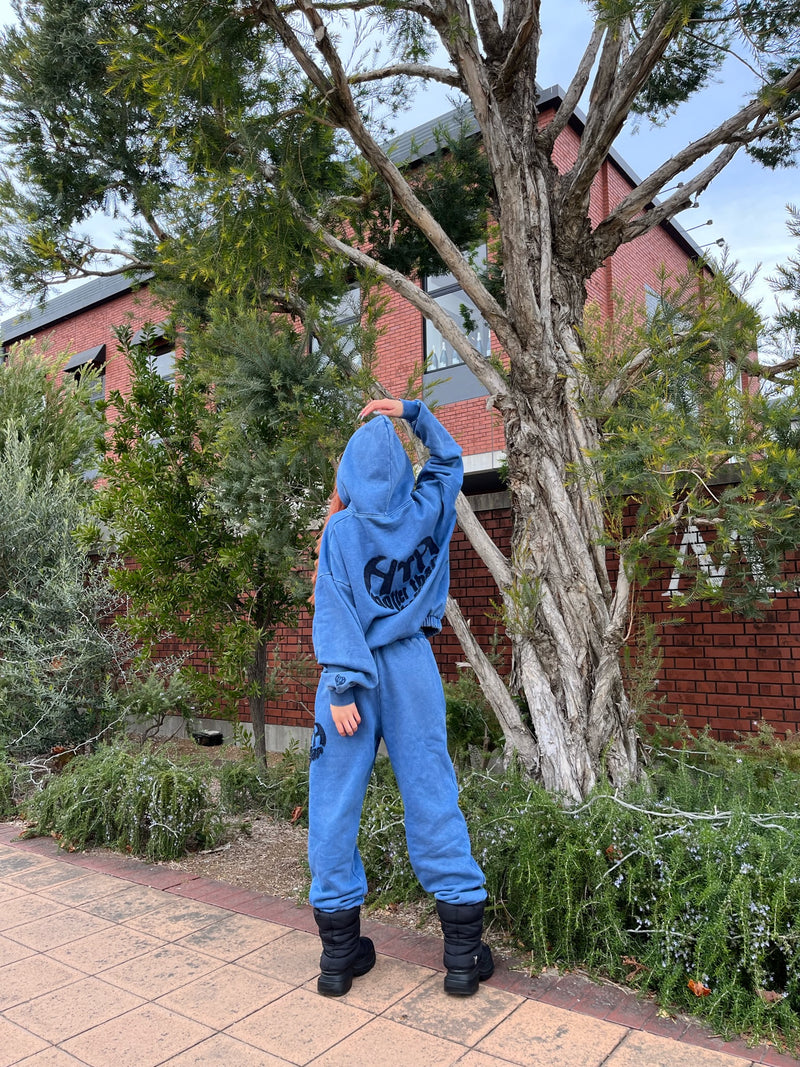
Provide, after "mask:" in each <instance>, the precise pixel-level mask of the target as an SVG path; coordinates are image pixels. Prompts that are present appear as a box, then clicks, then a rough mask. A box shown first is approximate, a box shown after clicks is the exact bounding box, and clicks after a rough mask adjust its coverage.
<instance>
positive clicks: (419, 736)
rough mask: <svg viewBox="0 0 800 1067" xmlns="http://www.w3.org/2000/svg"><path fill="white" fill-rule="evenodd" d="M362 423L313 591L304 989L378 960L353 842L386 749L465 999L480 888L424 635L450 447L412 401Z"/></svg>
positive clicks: (477, 938)
mask: <svg viewBox="0 0 800 1067" xmlns="http://www.w3.org/2000/svg"><path fill="white" fill-rule="evenodd" d="M372 415H374V416H375V418H373V419H372V420H371V421H369V422H366V423H364V425H362V426H360V427H359V428H358V429H357V430H356V432H355V433H354V434H353V436H352V437H351V438H350V441H349V442H348V444H347V447H346V448H345V451H344V454H343V456H342V459H341V462H340V464H339V468H338V471H337V477H336V490H335V494H334V497H333V504H332V508H331V511H332V512H333V514H330V515H329V518H328V520H327V523H326V525H325V527H324V530H323V533H322V537H321V539H320V543H319V548H318V561H317V573H316V578H315V588H314V619H313V642H314V652H315V655H316V658H317V660H318V662H319V664H320V666H321V668H322V670H321V676H320V681H319V686H318V689H317V695H316V702H315V720H316V721H315V725H314V732H313V737H312V744H311V750H310V760H311V762H310V774H309V837H308V858H309V866H310V868H311V875H312V881H311V890H310V901H311V904H312V905H313V908H314V917H315V919H316V922H317V927H318V929H319V933H320V938H321V940H322V956H321V958H320V975H319V978H318V981H317V989H318V991H319V992H320V993H321V994H323V995H325V996H341V995H343V994H344V993H346V992H347V991H348V990H349V989H350V988H351V985H352V980H353V978H354V977H359V976H361V975H364V974H366V973H367V972H368V971H369V970H370V969H371V968H372V967H373V965H374V963H375V950H374V946H373V944H372V942H371V941H370V939H369V938H367V937H362V936H361V927H360V908H361V904H362V903H363V900H364V897H365V894H366V891H367V880H366V875H365V873H364V867H363V864H362V861H361V857H360V855H359V852H358V846H357V838H358V829H359V823H360V819H361V809H362V807H363V803H364V797H365V794H366V790H367V785H368V783H369V779H370V776H371V774H372V769H373V766H374V763H375V758H376V755H377V752H378V746H379V744H380V742H381V740H383V741H384V743H385V745H386V750H387V752H388V755H389V758H390V760H391V763H392V767H393V769H394V772H395V777H396V779H397V783H398V786H399V788H400V792H401V795H402V799H403V806H404V809H405V831H406V842H407V845H408V852H409V858H410V860H411V864H412V866H413V868H414V872H415V874H416V876H417V878H418V879H419V881H420V883H421V885H422V886H423V888H424V889H425V890H426V891H427V892H429V893H432V894H433V895H434V897H435V899H436V909H437V912H438V915H439V920H440V923H441V926H442V932H443V936H444V965H445V968H446V975H445V978H444V988H445V991H446V992H448V993H451V994H454V995H461V996H469V995H471V994H473V993H475V992H476V990H477V989H478V984H479V982H480V981H483V980H484V979H486V978H489V977H490V976H491V975H492V973H493V971H494V963H493V960H492V954H491V951H490V949H489V947H488V945H486V944H484V943H483V942H482V940H481V936H482V931H483V913H484V907H485V901H486V889H485V888H484V882H485V879H484V875H483V872H482V871H481V869H480V867H479V866H478V864H477V863H476V862H475V860H474V858H473V856H472V850H471V845H470V840H469V834H468V831H467V826H466V823H465V821H464V816H463V814H462V812H461V810H460V808H459V806H458V786H457V783H456V777H455V773H454V771H453V765H452V762H451V760H450V756H449V753H448V751H447V734H446V726H445V703H444V693H443V690H442V684H441V679H440V677H439V673H438V670H437V668H436V661H435V659H434V656H433V652H432V650H431V647H430V643H429V640H428V638H429V637H430V636H432V635H433V634H436V633H438V632H439V630H440V629H441V625H442V616H443V614H444V608H445V602H446V598H447V590H448V584H449V542H450V537H451V535H452V532H453V528H454V526H455V500H456V496H457V495H458V493H459V490H460V488H461V481H462V477H463V466H462V462H461V449H460V448H459V446H458V445H457V444H456V442H455V441H454V440H453V438H452V437H451V436H450V434H449V433H448V432H447V430H445V428H444V427H443V426H442V425H441V423H439V422H438V420H437V419H436V418H435V417H434V416H433V414H432V413H431V412H430V411H429V410H428V408H427V407H426V406H425V405H424V404H423V403H422V402H420V401H418V400H415V401H408V400H394V399H387V400H373V401H372V402H370V403H369V404H367V406H366V407H365V408H364V409H363V411H362V412H361V418H363V419H367V418H368V417H369V416H372ZM400 418H402V419H405V420H406V421H407V422H408V424H409V425H410V426H411V428H412V429H413V430H414V432H415V433H416V435H417V436H418V437H419V439H420V440H421V441H422V443H423V444H424V445H425V446H426V448H427V449H428V450H429V452H430V458H429V459H428V461H427V463H425V465H424V466H423V468H422V470H421V471H420V473H419V476H418V477H417V479H416V482H415V479H414V472H413V469H412V466H411V463H410V461H409V459H408V456H407V455H406V453H405V450H404V448H403V446H402V444H401V442H400V438H399V437H398V435H397V433H396V432H395V428H394V425H393V423H392V421H391V420H393V419H400ZM337 494H338V496H337ZM337 509H338V510H337Z"/></svg>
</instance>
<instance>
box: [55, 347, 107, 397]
mask: <svg viewBox="0 0 800 1067" xmlns="http://www.w3.org/2000/svg"><path fill="white" fill-rule="evenodd" d="M89 367H93V368H94V369H95V370H96V371H97V378H96V380H95V386H94V390H93V392H92V399H93V400H103V399H104V398H105V395H106V346H105V345H96V346H95V347H94V348H87V349H86V350H85V351H83V352H78V353H76V354H75V355H74V356H72V358H71V359H70V360H69V361H68V362H67V363H66V364H65V366H64V373H65V374H71V375H72V377H73V378H74V379H75V381H76V382H79V381H80V380H81V377H82V375H83V374H84V373H85V372H86V370H87V369H88V368H89Z"/></svg>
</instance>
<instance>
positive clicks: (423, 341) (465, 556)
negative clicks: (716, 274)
mask: <svg viewBox="0 0 800 1067" xmlns="http://www.w3.org/2000/svg"><path fill="white" fill-rule="evenodd" d="M559 99H560V90H559V89H558V88H557V87H556V88H553V89H551V90H547V91H546V92H544V93H543V94H542V96H541V100H540V106H541V110H542V112H543V116H544V119H543V120H544V121H546V119H547V111H548V106H550V107H552V108H554V107H557V105H558V102H559ZM451 118H453V116H442V117H440V118H438V119H435V120H433V121H431V122H429V123H426V124H424V125H423V126H420V127H418V128H417V129H416V130H414V131H411V133H409V134H407V135H405V136H403V137H401V138H400V139H399V141H398V144H397V148H396V156H395V158H397V156H399V157H400V158H402V157H403V156H405V157H406V158H409V157H411V155H412V152H413V153H414V156H415V157H416V158H419V159H424V157H425V155H426V154H427V153H428V152H429V151H431V150H432V149H433V147H434V139H433V129H434V127H435V126H437V125H441V124H442V123H445V122H447V121H448V119H451ZM581 133H582V128H581V125H580V121H579V120H577V119H576V120H574V121H573V124H572V125H570V126H568V127H567V129H565V130H564V132H563V133H562V134H561V135H560V136H559V138H558V140H557V142H556V148H555V154H554V159H555V161H556V163H557V164H558V165H563V166H564V167H565V168H566V167H568V166H569V165H570V164H571V162H572V160H573V159H574V158H575V154H576V151H577V146H578V144H579V141H580V136H581ZM412 146H413V147H412ZM636 183H637V179H636V176H635V175H634V174H632V172H631V171H630V169H629V168H628V167H627V166H626V164H625V162H624V161H623V160H622V159H621V158H619V157H618V156H616V155H612V156H611V157H609V159H608V160H607V161H606V163H605V164H604V166H603V168H602V170H601V172H600V174H599V176H598V179H597V180H596V182H595V185H594V187H593V190H592V199H591V213H592V215H593V217H594V218H595V219H596V220H599V219H600V218H602V217H604V216H605V215H606V214H607V213H608V211H609V210H610V209H611V208H613V206H614V205H615V204H617V203H619V202H620V201H621V200H622V199H623V198H624V196H625V195H626V194H627V193H628V192H629V190H630V189H631V188H632V187H633V186H634V185H635V184H636ZM701 254H702V253H701V249H700V248H699V247H698V246H697V245H696V244H695V243H694V242H693V241H692V240H691V238H690V237H689V235H688V234H687V233H686V232H685V231H684V230H682V229H681V227H680V226H678V225H676V224H675V223H666V224H664V225H662V226H661V227H659V228H657V229H655V230H653V231H652V232H650V233H648V234H646V235H645V236H642V237H640V238H638V239H637V240H636V241H633V242H631V243H630V244H628V245H624V246H622V247H621V248H620V249H619V250H618V251H617V252H616V253H615V254H614V255H613V256H612V257H611V258H610V259H608V260H607V261H606V262H605V263H604V264H603V266H602V267H601V268H600V269H599V270H598V271H597V272H596V273H595V275H594V276H593V277H592V278H591V279H590V283H589V299H590V300H592V301H594V302H596V303H597V304H598V305H599V307H600V308H601V310H602V312H603V313H604V314H605V315H610V314H612V311H613V308H612V293H613V292H614V291H622V292H624V293H625V294H626V295H627V297H628V298H629V299H631V300H635V301H637V302H639V303H641V304H642V305H646V304H647V302H648V300H649V299H653V298H656V296H657V291H658V286H659V274H660V272H661V270H662V268H663V267H666V269H667V271H670V272H675V273H680V272H681V271H682V270H684V269H685V267H686V264H687V262H688V261H690V260H693V259H697V258H699V257H700V256H701ZM422 284H423V285H425V286H426V288H427V290H428V292H429V293H430V294H431V295H432V296H434V298H435V299H436V300H437V301H439V302H440V303H442V304H443V305H444V306H446V307H447V306H449V307H450V308H451V309H452V310H453V314H454V317H456V318H458V317H459V314H458V305H459V303H467V304H469V301H468V299H467V298H466V297H465V295H464V294H463V292H461V290H460V289H458V287H457V285H456V284H455V283H454V280H453V279H452V277H451V276H448V275H445V276H440V277H437V278H427V279H424V280H423V281H422ZM387 300H388V309H387V312H386V317H385V319H384V321H383V326H384V331H383V334H382V336H381V337H380V339H379V341H378V352H377V367H376V373H377V376H378V378H379V379H380V380H381V382H382V383H383V384H384V386H386V388H388V389H389V390H391V391H392V392H393V393H394V394H395V395H401V394H402V393H403V391H404V390H405V388H406V383H407V380H408V376H409V373H410V371H411V369H412V368H413V367H414V366H416V365H421V364H422V362H423V359H424V358H425V357H427V359H428V366H429V367H430V370H429V371H428V372H427V373H426V374H425V375H424V378H423V392H424V394H425V395H426V397H431V396H433V397H435V399H436V401H437V403H438V405H439V407H438V410H437V414H438V415H439V417H440V418H441V420H442V422H444V424H445V425H446V426H447V427H448V429H449V430H450V431H451V433H452V434H453V435H454V436H455V437H456V438H457V440H458V441H459V443H460V444H461V446H462V448H463V450H464V465H465V475H466V477H465V492H466V493H467V495H468V496H470V497H471V498H472V503H473V506H474V508H475V510H476V511H477V512H478V514H479V516H480V518H481V520H482V521H483V522H484V524H485V525H486V526H487V528H488V530H489V532H490V533H491V534H492V535H493V537H494V538H495V539H496V541H497V543H498V544H499V546H500V547H501V548H502V549H507V548H508V541H509V523H508V499H507V496H506V494H505V493H504V492H503V490H502V486H501V484H500V481H499V477H498V467H499V466H500V463H501V461H502V458H503V447H504V442H503V430H502V424H501V421H500V419H499V417H498V415H497V413H496V412H495V411H491V412H487V410H486V404H485V390H484V389H483V387H482V386H481V385H480V383H479V382H478V381H477V379H476V378H475V377H474V376H473V375H472V373H471V372H470V371H469V370H468V368H467V367H466V366H464V365H463V364H461V362H460V361H459V360H458V358H457V357H456V355H455V353H454V352H453V351H452V349H450V348H449V346H448V345H447V344H446V343H445V342H444V341H443V339H442V338H441V336H440V335H439V334H438V333H437V332H436V331H435V330H434V329H432V327H431V326H430V324H426V322H425V321H424V320H423V318H422V316H421V315H420V313H419V312H418V311H416V310H415V309H414V308H412V307H411V306H410V305H409V304H407V303H406V302H405V301H403V300H402V299H401V298H400V297H398V296H397V295H395V294H392V293H389V294H388V295H387ZM164 316H165V311H164V309H163V308H161V307H159V306H158V304H157V303H156V302H155V301H154V299H153V297H152V296H151V294H150V293H149V291H148V289H147V284H146V280H144V281H143V282H142V283H140V284H139V285H137V286H134V285H132V284H131V283H130V281H128V280H126V279H124V278H122V277H115V278H109V279H98V280H95V281H91V282H88V283H86V284H85V285H82V286H80V287H78V288H75V289H73V290H71V291H70V292H67V293H65V294H63V295H61V296H58V297H56V298H55V299H53V300H51V301H49V302H48V303H47V304H45V305H44V306H43V307H42V308H39V309H37V310H35V311H33V312H31V313H30V314H29V315H28V316H21V317H17V318H14V319H10V320H7V321H6V322H4V323H2V324H0V338H2V345H3V347H4V348H8V347H9V346H10V345H12V344H14V343H16V342H18V341H21V340H24V339H25V338H28V337H33V338H35V339H36V341H37V344H38V345H45V344H47V345H48V350H49V352H50V353H52V354H53V358H54V359H55V357H56V355H57V354H60V353H65V352H67V353H69V354H70V355H71V358H69V359H68V360H67V361H66V366H65V367H64V369H65V370H67V371H75V370H76V369H79V368H80V366H81V365H83V364H84V363H86V362H89V361H93V362H95V363H96V364H98V365H101V366H103V367H104V373H105V380H106V388H107V390H112V389H120V390H121V391H122V392H123V393H124V392H125V391H126V390H127V387H128V385H129V381H128V368H127V366H126V364H125V361H124V359H123V358H122V357H121V355H120V354H119V352H118V346H117V342H116V338H115V336H114V334H113V332H112V328H113V327H114V326H116V325H120V324H122V323H126V322H127V323H128V324H129V325H130V326H131V328H132V329H133V330H134V331H135V330H138V329H140V328H141V326H142V325H143V324H144V323H146V322H151V323H158V322H159V321H161V319H162V318H164ZM475 318H476V320H477V319H479V316H478V315H477V312H476V313H475ZM473 340H474V341H475V343H476V345H477V346H478V347H479V348H481V349H482V350H484V351H485V353H486V355H488V354H489V351H490V349H491V348H492V347H493V346H494V349H495V351H497V347H496V341H495V340H494V338H492V336H491V334H490V332H489V330H488V327H486V324H485V323H483V322H482V320H481V321H478V323H477V327H476V331H475V334H474V336H473ZM161 355H162V359H163V366H164V372H165V373H169V371H170V368H171V358H172V353H171V352H170V351H169V350H168V349H167V348H166V346H165V349H164V351H163V353H162V354H161ZM677 552H694V553H696V554H697V555H698V557H700V561H701V564H702V563H703V557H702V553H703V545H702V541H701V540H699V534H698V532H697V531H694V530H689V531H687V533H686V534H685V536H684V538H683V541H682V543H681V544H680V545H679V546H677V547H676V553H677ZM451 557H452V592H453V594H454V595H455V596H456V598H457V599H458V600H459V602H460V604H461V607H462V610H463V612H464V615H465V616H466V617H467V618H469V619H471V622H472V628H473V631H474V632H475V633H476V635H477V636H478V637H479V639H480V640H481V641H482V642H484V643H486V644H487V645H488V643H489V642H490V641H491V640H492V638H493V637H494V635H495V634H496V632H498V630H499V624H498V623H497V622H496V620H495V618H494V616H495V612H494V609H493V608H492V602H493V601H494V600H495V599H496V598H497V591H496V589H495V587H494V585H493V583H492V580H491V578H490V576H489V574H488V572H487V571H486V569H485V568H484V566H483V564H482V563H481V562H480V560H479V559H478V558H477V556H476V555H475V554H474V552H473V551H472V549H471V547H470V546H469V544H468V542H467V541H466V539H465V537H464V536H463V534H461V532H460V531H459V530H458V529H457V530H456V533H455V536H454V539H453V543H452V547H451ZM675 589H676V580H675V579H673V577H672V576H671V575H670V574H665V575H664V576H663V579H662V580H661V581H659V582H657V583H654V584H652V585H651V586H650V587H649V588H647V589H646V590H645V591H644V592H643V593H642V595H641V597H640V605H641V608H642V610H644V611H646V612H647V614H649V615H651V616H652V617H653V618H654V619H655V620H656V622H667V621H670V619H671V616H672V612H671V595H672V594H673V593H674V592H675ZM680 615H681V618H682V619H684V620H685V621H684V622H683V623H681V624H680V625H670V626H667V627H666V628H665V629H664V630H663V633H662V635H661V642H662V652H663V655H664V660H663V664H662V668H661V672H660V677H659V683H658V693H659V694H660V696H661V697H662V699H663V704H662V707H661V713H662V714H663V715H666V716H670V717H672V716H677V715H682V716H683V717H684V718H685V720H686V722H687V724H688V725H689V726H690V727H692V728H702V727H703V726H706V725H708V726H710V727H711V729H712V730H713V731H714V732H715V733H717V734H718V735H719V736H721V737H730V736H732V734H733V732H734V731H743V732H748V731H752V730H753V728H754V726H755V724H757V723H758V722H759V721H761V720H765V721H766V722H768V723H770V724H771V725H772V726H774V727H775V729H776V730H777V731H778V732H779V733H780V734H783V733H785V732H786V731H787V730H796V729H797V728H798V724H800V699H798V698H800V662H798V653H799V652H800V596H798V595H797V594H796V593H793V594H782V595H779V596H778V597H777V598H776V599H775V601H774V603H773V605H772V608H771V609H770V610H769V611H768V613H767V615H766V616H765V618H764V619H763V620H762V621H760V622H753V621H746V620H743V619H740V618H737V617H735V616H729V615H724V614H722V613H720V612H718V611H714V610H712V609H711V608H709V607H708V606H706V605H703V604H702V603H700V604H694V605H691V606H689V607H682V608H681V611H680ZM280 647H281V652H282V655H283V656H284V657H286V658H294V657H295V656H296V655H297V654H306V655H309V654H311V642H310V622H309V621H306V622H305V623H304V624H303V625H301V626H300V627H299V628H298V630H297V631H292V632H286V633H285V634H283V635H282V637H281V641H280ZM435 651H436V653H437V657H438V659H439V663H440V665H441V667H442V669H443V671H444V673H445V674H446V675H450V676H452V675H453V674H454V672H456V671H457V670H458V667H457V666H456V664H457V663H459V662H460V661H461V660H462V658H463V655H462V653H461V651H460V648H459V647H458V644H457V642H456V640H455V638H454V636H453V634H452V633H451V632H450V631H449V629H448V628H447V627H446V628H445V631H444V632H443V633H442V635H441V636H440V637H439V638H438V639H437V641H436V645H435ZM312 708H313V688H308V687H307V685H303V684H298V685H297V686H296V687H293V688H292V689H291V690H290V691H289V692H288V693H287V695H286V697H285V698H284V699H283V701H282V702H281V704H280V705H278V706H273V707H271V708H270V709H269V711H268V715H267V719H268V726H269V736H268V743H270V744H271V746H272V747H274V748H281V747H283V746H284V745H285V744H286V742H287V740H288V739H289V738H290V737H292V736H295V737H299V738H303V737H304V736H305V732H306V730H308V729H309V728H310V727H311V725H312V721H313V716H312V713H311V710H310V709H312Z"/></svg>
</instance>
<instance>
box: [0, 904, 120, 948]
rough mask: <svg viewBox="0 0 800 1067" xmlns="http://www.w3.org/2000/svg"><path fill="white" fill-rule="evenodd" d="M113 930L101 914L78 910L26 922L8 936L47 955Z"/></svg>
mask: <svg viewBox="0 0 800 1067" xmlns="http://www.w3.org/2000/svg"><path fill="white" fill-rule="evenodd" d="M113 929H114V927H113V925H112V924H111V923H110V922H107V921H106V920H105V919H101V918H100V917H99V916H98V915H87V914H86V913H85V912H83V911H77V910H76V909H74V908H65V909H64V910H63V911H60V912H58V913H57V914H56V915H49V916H47V917H46V918H44V919H37V920H36V921H35V922H32V923H23V924H22V925H21V926H13V927H11V929H9V930H6V936H7V937H10V938H12V939H13V940H14V941H19V943H20V944H21V945H27V946H28V948H34V949H36V950H37V951H39V952H46V951H47V950H48V949H50V948H56V946H58V945H64V944H67V943H68V942H70V941H76V940H78V939H80V938H82V937H85V936H87V935H88V934H95V933H99V932H100V931H101V930H113Z"/></svg>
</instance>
